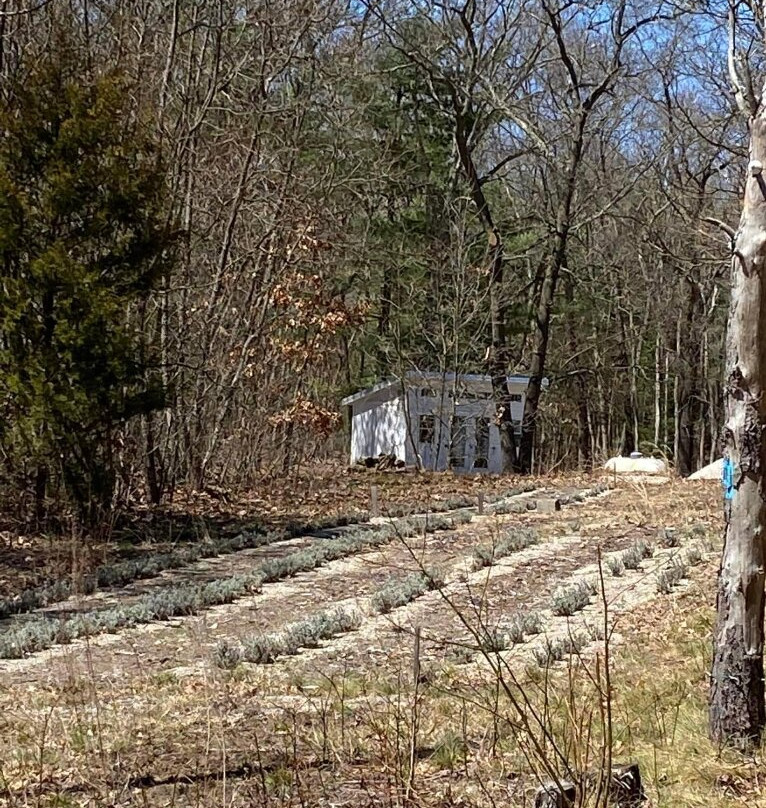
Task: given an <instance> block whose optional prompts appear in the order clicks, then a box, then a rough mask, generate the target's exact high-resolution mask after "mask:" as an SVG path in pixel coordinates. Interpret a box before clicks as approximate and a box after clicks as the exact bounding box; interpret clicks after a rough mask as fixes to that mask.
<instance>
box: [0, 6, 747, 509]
mask: <svg viewBox="0 0 766 808" xmlns="http://www.w3.org/2000/svg"><path fill="white" fill-rule="evenodd" d="M758 6H759V4H753V5H752V6H751V5H750V4H748V3H746V2H739V1H738V0H730V2H728V3H724V2H707V3H704V2H694V3H679V2H665V0H654V2H651V0H610V1H608V2H601V1H599V0H587V2H578V3H572V2H566V1H565V2H557V0H505V2H498V1H497V0H468V2H463V3H458V4H456V5H455V4H449V3H442V2H437V1H436V0H408V2H397V0H381V1H380V2H372V0H371V2H342V1H341V0H328V1H327V2H311V0H282V1H281V2H279V3H268V4H267V3H263V2H251V1H250V0H216V2H203V0H140V1H139V2H134V1H131V2H128V1H127V0H48V2H40V3H35V4H31V5H30V4H27V3H25V2H20V1H19V2H17V0H0V83H1V84H0V94H1V98H0V103H1V105H2V107H1V109H0V116H1V121H2V125H1V126H0V131H2V140H0V185H2V192H3V193H2V201H0V278H1V279H2V280H1V282H2V284H3V295H2V300H0V407H2V427H0V457H1V458H2V465H1V467H0V486H2V490H3V492H4V500H5V502H6V504H7V509H8V511H9V512H12V513H13V514H14V515H15V516H16V517H18V518H19V519H21V520H22V521H27V522H28V521H29V520H36V521H38V522H40V521H45V520H46V519H50V518H52V516H55V515H57V514H61V513H63V512H64V511H66V510H67V509H70V508H74V509H76V510H77V511H78V512H79V515H80V517H82V519H83V520H84V521H86V522H87V521H90V522H91V523H93V522H96V521H98V520H99V519H100V518H102V516H103V514H104V512H105V511H106V510H111V509H113V508H114V506H116V505H124V504H129V503H133V502H152V503H160V502H167V501H169V500H170V499H172V497H173V495H174V492H176V491H177V490H178V489H179V488H182V487H191V488H195V489H203V488H205V487H211V486H214V487H221V488H224V489H227V490H244V489H246V488H248V487H249V486H252V485H254V484H256V483H257V482H258V481H259V480H261V479H263V478H264V477H267V476H269V475H275V474H283V473H290V472H291V471H294V470H295V469H298V468H300V467H301V466H304V465H305V464H306V463H309V462H312V461H316V460H323V459H327V458H334V459H338V458H340V457H342V452H343V449H344V445H345V432H344V427H343V421H342V415H341V413H340V410H339V401H340V399H341V398H342V397H343V396H344V395H345V394H348V393H349V392H352V391H355V390H357V389H359V388H361V387H364V386H366V385H368V384H371V383H374V382H375V381H378V380H379V379H381V378H383V377H390V376H399V375H401V374H402V373H404V372H406V371H407V370H411V369H414V368H418V369H421V370H432V371H445V372H446V371H453V370H455V371H458V372H481V373H486V372H489V373H491V374H492V376H493V378H494V380H495V381H494V385H493V389H494V392H495V399H496V403H497V405H498V411H499V412H500V413H501V414H500V415H499V419H498V420H499V422H500V424H501V427H502V406H503V396H504V392H503V389H502V387H503V385H502V384H499V383H498V380H499V379H502V378H504V374H505V373H522V374H528V375H529V376H530V377H531V384H530V395H529V401H528V412H527V413H526V414H525V424H524V430H523V434H522V438H521V444H520V446H514V447H512V449H513V452H514V456H513V466H514V467H515V469H516V470H521V471H535V472H546V471H551V470H556V469H558V470H565V469H568V468H574V467H581V468H588V467H589V466H591V465H593V464H596V463H599V462H601V461H602V460H603V459H604V458H606V457H608V456H611V455H612V454H615V453H618V452H621V453H628V452H630V451H632V450H634V449H641V450H643V451H645V452H659V453H662V454H663V455H666V456H667V457H668V458H670V459H671V460H672V461H673V462H674V463H675V465H676V468H677V469H678V470H679V472H680V473H681V474H688V473H690V472H691V471H693V470H694V469H695V468H697V467H698V466H701V465H704V464H706V463H707V462H709V461H710V460H712V459H714V458H715V457H717V456H719V452H720V430H721V422H722V398H723V389H722V384H723V345H724V338H725V333H724V332H725V322H726V310H727V304H728V294H727V286H728V281H729V259H730V257H731V251H732V243H733V238H734V229H733V227H732V226H731V225H733V224H734V223H735V222H736V221H737V219H738V216H739V208H740V198H741V192H742V188H743V184H744V180H745V170H746V166H747V130H746V122H745V121H744V120H743V118H742V116H741V115H740V114H739V113H738V110H737V103H736V99H735V97H734V94H733V92H732V89H731V86H730V81H729V73H730V71H729V69H728V67H730V65H729V66H728V67H727V60H728V56H727V52H729V53H731V54H732V59H733V60H734V62H735V67H736V68H737V69H738V70H739V71H740V73H741V74H742V76H743V77H744V80H743V83H742V87H745V88H747V91H748V92H753V93H754V92H755V91H754V90H753V88H754V87H757V86H759V84H758V75H757V74H758V73H759V70H760V67H761V66H760V64H759V61H758V58H759V57H758V55H757V53H755V52H754V50H753V45H754V43H756V42H758V41H760V40H761V39H762V33H763V19H762V17H761V16H759V15H760V11H759V8H758ZM740 56H741V57H742V58H741V59H740V58H739V57H740ZM751 71H752V72H751ZM544 376H545V377H547V378H548V379H549V380H550V386H549V388H548V389H547V390H546V391H545V393H544V394H543V395H540V388H541V381H542V379H543V377H544ZM506 448H507V447H506Z"/></svg>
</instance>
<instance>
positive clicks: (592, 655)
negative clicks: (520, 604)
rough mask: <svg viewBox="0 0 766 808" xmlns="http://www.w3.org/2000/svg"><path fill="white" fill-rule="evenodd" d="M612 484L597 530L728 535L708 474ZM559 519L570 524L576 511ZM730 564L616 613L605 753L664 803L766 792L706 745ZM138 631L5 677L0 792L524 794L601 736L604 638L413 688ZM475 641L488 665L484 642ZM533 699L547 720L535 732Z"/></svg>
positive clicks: (150, 801)
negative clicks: (174, 645) (164, 653)
mask: <svg viewBox="0 0 766 808" xmlns="http://www.w3.org/2000/svg"><path fill="white" fill-rule="evenodd" d="M614 496H616V497H617V498H616V499H615V500H614V502H613V503H612V506H610V507H609V508H601V509H600V510H598V509H596V508H595V507H594V508H593V509H592V511H589V513H592V514H593V515H592V517H589V518H588V519H585V518H583V519H581V520H580V522H579V525H577V527H578V529H579V535H580V536H582V537H584V540H586V541H587V540H589V537H593V538H594V539H595V538H597V537H599V536H602V535H604V532H605V531H607V530H619V529H620V526H625V527H628V526H631V525H644V526H650V527H652V528H654V527H656V528H658V529H659V528H661V527H668V526H675V527H677V528H678V529H679V530H684V529H687V528H690V527H691V526H692V525H694V524H697V523H699V522H705V523H707V524H708V525H709V526H710V528H711V530H712V535H713V536H714V535H715V531H716V530H717V528H718V516H717V490H716V489H715V487H714V486H710V485H707V486H704V485H699V486H692V485H689V484H682V483H675V482H671V483H670V484H668V485H667V486H663V487H661V488H660V487H658V488H649V486H640V485H638V486H631V487H630V489H629V490H628V491H627V492H626V493H625V494H624V495H614ZM561 519H564V520H567V528H566V529H567V530H571V529H572V524H573V519H574V514H573V512H569V513H567V512H566V511H564V512H562V516H561ZM550 524H551V525H554V524H555V523H554V522H551V523H550ZM551 529H554V528H553V527H552V528H551ZM716 563H717V558H716V553H715V551H712V552H710V553H708V554H707V555H706V556H705V558H704V562H703V563H702V564H700V565H698V566H695V567H694V568H693V569H692V570H691V571H690V575H691V581H690V582H689V583H687V584H682V585H681V586H680V587H679V588H677V589H676V590H674V592H673V594H671V595H670V596H662V595H659V594H658V595H657V596H656V598H655V599H654V600H652V601H651V602H649V603H645V604H643V605H641V606H639V607H637V608H636V609H635V610H634V611H632V612H630V613H626V614H621V615H619V616H616V618H617V624H616V632H617V633H616V635H615V638H614V642H613V645H612V646H611V650H612V653H613V655H614V661H613V665H612V668H611V674H612V688H613V690H612V693H613V697H612V701H611V707H612V712H613V721H612V736H613V741H612V744H611V754H612V756H613V759H614V760H615V761H628V760H637V761H639V763H640V764H641V771H642V774H643V776H644V779H645V783H646V787H647V791H648V793H649V796H650V800H651V805H652V806H657V807H658V808H659V807H660V806H667V808H670V806H673V808H698V807H699V806H712V805H715V806H724V808H726V807H728V806H735V805H758V804H765V803H766V787H763V788H762V786H761V780H762V779H763V776H764V774H763V770H762V767H761V766H760V764H759V763H758V762H757V761H751V760H747V759H744V758H741V757H740V756H737V755H734V754H731V753H724V754H719V750H717V749H715V748H713V747H712V746H711V744H710V743H709V742H708V740H707V735H706V686H707V674H708V670H709V664H710V647H709V646H710V634H711V621H712V599H713V592H714V575H715V567H716ZM205 628H206V630H207V631H210V632H213V633H214V631H215V625H214V624H213V625H206V626H205ZM148 630H150V629H145V631H148ZM131 636H132V635H131V633H130V632H128V633H127V634H126V635H125V636H124V637H121V638H119V642H115V645H114V652H113V653H114V654H115V657H114V659H115V660H116V662H115V665H114V666H113V667H110V668H108V669H107V668H103V669H99V668H97V667H96V666H94V665H93V664H89V662H90V659H91V654H90V653H89V652H88V650H87V649H86V650H85V652H83V651H81V650H80V651H76V650H72V651H70V652H69V653H70V654H71V657H70V659H71V663H70V664H69V665H67V666H66V667H65V670H66V671H67V673H66V674H65V675H63V676H62V675H61V674H60V673H57V674H56V675H55V676H54V675H52V674H51V672H52V671H53V670H54V668H53V667H50V668H46V666H45V665H44V664H38V665H36V666H34V667H31V668H24V669H21V668H20V669H19V671H20V673H19V675H14V676H7V677H5V678H4V679H2V680H0V737H2V738H3V752H2V755H0V804H7V805H9V806H17V805H18V806H22V805H23V806H27V805H41V806H54V805H55V806H66V805H107V804H115V805H126V806H127V805H136V806H138V805H152V806H155V805H156V806H160V805H179V806H196V805H199V806H214V805H215V806H246V805H248V806H249V805H256V806H260V805H263V806H275V805H279V806H320V805H323V806H324V805H331V804H332V805H337V806H346V805H347V806H362V805H382V806H404V805H409V806H411V808H420V807H421V806H422V808H430V806H434V808H435V806H447V805H461V806H464V808H468V806H477V807H478V806H482V807H483V806H487V808H489V806H495V805H523V804H525V802H524V800H528V799H529V795H530V794H531V792H532V791H533V790H534V788H535V786H536V783H537V777H538V776H540V775H543V774H544V772H545V769H546V766H548V765H550V764H551V762H552V764H553V766H554V767H555V768H557V769H559V770H561V768H562V766H561V765H560V761H559V762H557V761H556V754H555V752H554V745H555V747H556V748H559V749H560V750H563V753H564V757H565V758H566V759H567V760H568V761H569V763H570V765H571V766H573V767H574V768H575V769H580V768H589V767H593V766H594V765H596V764H597V762H598V761H599V760H600V755H601V754H602V752H603V749H604V737H605V726H604V718H603V713H602V712H601V711H600V709H599V705H600V704H601V703H602V702H601V700H600V699H599V698H598V697H597V696H598V693H599V688H601V689H603V673H604V672H603V654H601V656H599V658H598V663H597V662H596V658H597V657H596V654H597V652H598V648H599V642H598V641H596V642H595V644H593V643H592V644H591V645H590V646H589V647H588V648H587V649H586V650H585V651H583V657H582V660H579V659H578V658H577V657H574V658H573V660H571V661H570V663H564V662H560V663H557V664H555V665H554V666H553V667H552V668H550V669H548V670H545V671H543V670H540V669H537V670H529V669H528V668H527V665H526V663H523V664H522V663H521V662H519V663H518V664H517V663H516V662H515V660H517V659H519V660H520V659H522V656H518V657H517V656H516V655H517V653H520V652H519V650H518V649H521V648H522V647H523V644H522V645H520V646H518V647H516V646H514V648H513V649H512V650H510V651H508V652H507V653H503V655H502V656H500V657H499V656H497V655H496V654H493V653H492V652H491V650H490V651H489V652H488V654H487V658H486V659H485V660H484V662H483V663H482V662H481V661H480V662H479V663H478V664H477V663H472V664H453V663H450V662H448V661H444V660H443V661H441V662H440V663H439V664H436V663H429V664H428V665H427V666H426V667H425V668H423V669H421V670H420V672H419V673H420V676H419V677H418V679H417V681H415V679H414V678H413V670H412V667H411V663H410V662H409V661H408V662H406V663H398V664H390V665H386V664H371V665H368V666H367V667H366V668H364V669H360V668H353V669H347V670H346V671H345V672H344V673H340V674H336V675H333V676H332V677H326V676H324V675H323V667H322V665H321V660H322V657H321V656H318V657H317V661H318V664H317V665H316V667H315V668H314V671H313V673H307V669H306V667H305V666H304V667H303V668H293V667H291V665H292V661H291V660H286V661H285V662H279V663H277V664H276V665H274V666H267V667H264V666H254V665H247V664H240V665H237V666H236V667H234V669H233V670H230V671H224V670H220V669H218V668H216V667H215V664H214V660H213V658H212V656H211V654H210V652H209V649H208V647H207V646H206V645H204V644H203V643H202V642H200V644H199V647H198V648H197V653H198V657H199V659H201V660H205V662H204V664H200V665H197V666H195V667H192V668H189V669H188V670H184V669H179V668H174V669H173V668H170V669H169V668H168V661H163V659H162V657H161V656H158V657H157V658H156V659H151V658H148V657H147V656H146V654H145V653H144V652H142V653H140V654H139V653H134V652H133V651H132V647H133V645H132V640H131ZM190 636H193V635H190ZM405 636H406V635H405ZM477 637H480V632H479V631H478V627H477ZM406 641H407V642H409V643H410V644H411V643H412V642H413V640H412V638H410V639H408V640H406ZM474 651H475V652H478V653H479V657H480V658H481V645H480V643H479V642H477V646H476V648H475V649H474ZM527 656H528V654H527ZM500 660H504V661H500ZM506 663H507V665H506ZM170 664H172V661H170ZM493 665H495V666H497V665H499V666H500V667H499V670H500V672H501V673H502V677H503V682H505V683H506V684H508V689H507V691H505V692H504V690H503V687H502V686H498V677H497V676H496V675H494V674H493V670H492V666H493ZM336 669H337V660H336ZM56 670H58V671H60V670H61V667H60V666H59V667H58V668H57V669H56ZM21 671H27V673H25V674H24V675H22V673H21ZM587 672H590V675H591V677H590V678H589V676H588V675H587ZM594 680H595V681H597V682H599V683H600V684H599V686H598V687H597V686H596V685H595V684H594ZM522 695H523V697H524V698H526V699H527V700H528V703H526V704H525V705H524V704H522V712H520V711H519V707H518V705H519V699H520V698H521V697H522ZM522 702H523V699H522ZM523 710H526V711H527V717H528V716H529V715H532V714H533V713H532V711H534V714H536V715H538V716H541V717H543V719H544V724H545V727H546V732H542V733H541V732H539V730H535V729H534V727H532V728H531V729H530V725H529V724H525V720H526V719H525V718H524V715H523ZM535 732H537V734H538V739H539V740H540V742H541V748H540V749H535V748H534V745H533V744H532V743H531V739H532V735H533V734H534V733H535ZM541 753H542V757H541ZM546 754H547V755H548V756H549V757H548V761H547V763H546V762H545V761H544V760H543V759H542V758H543V757H545V755H546ZM526 804H529V803H528V802H527V803H526Z"/></svg>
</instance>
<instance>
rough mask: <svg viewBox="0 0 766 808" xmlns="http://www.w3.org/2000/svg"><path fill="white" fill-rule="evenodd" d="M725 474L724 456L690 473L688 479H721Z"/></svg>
mask: <svg viewBox="0 0 766 808" xmlns="http://www.w3.org/2000/svg"><path fill="white" fill-rule="evenodd" d="M722 474H723V458H721V459H720V460H714V461H713V462H712V463H709V464H708V465H707V466H704V467H703V468H701V469H698V470H697V471H695V472H694V474H690V475H689V477H688V478H687V479H689V480H719V481H720V479H721V476H722Z"/></svg>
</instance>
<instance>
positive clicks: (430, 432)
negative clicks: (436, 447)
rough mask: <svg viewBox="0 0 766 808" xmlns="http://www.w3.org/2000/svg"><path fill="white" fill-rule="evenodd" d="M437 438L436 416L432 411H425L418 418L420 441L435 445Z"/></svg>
mask: <svg viewBox="0 0 766 808" xmlns="http://www.w3.org/2000/svg"><path fill="white" fill-rule="evenodd" d="M435 439H436V417H435V416H434V415H433V414H432V413H423V414H421V415H420V417H419V418H418V442H419V443H425V444H429V445H430V446H433V444H434V441H435Z"/></svg>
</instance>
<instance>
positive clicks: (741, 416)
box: [710, 102, 766, 748]
mask: <svg viewBox="0 0 766 808" xmlns="http://www.w3.org/2000/svg"><path fill="white" fill-rule="evenodd" d="M750 159H751V164H750V165H751V172H750V176H748V178H747V184H746V186H745V200H744V206H743V210H742V217H741V219H740V225H739V230H738V231H737V234H736V241H735V244H734V256H733V258H732V289H731V308H730V311H729V325H728V335H727V349H726V353H727V357H726V362H727V375H726V384H725V390H724V395H725V410H726V424H725V427H724V438H725V441H726V449H725V452H724V456H725V457H727V458H728V459H729V460H730V461H731V462H732V463H733V470H734V491H733V498H732V499H731V500H730V510H729V513H728V514H727V520H726V534H725V543H724V549H723V557H722V559H721V568H720V571H719V577H718V601H717V609H718V617H717V623H716V629H715V635H714V649H713V650H714V654H713V669H712V675H711V691H710V733H711V736H712V738H713V739H714V740H716V741H718V742H720V743H725V744H728V745H732V746H736V747H739V748H749V747H753V746H755V745H757V744H758V743H759V741H760V737H761V732H762V730H763V727H764V724H765V723H766V709H765V708H764V682H763V619H764V535H763V528H764V525H765V524H766V499H764V496H765V495H766V491H764V476H763V475H764V462H765V461H766V442H765V441H764V439H763V429H764V426H765V425H766V400H765V399H764V397H763V393H764V383H765V382H766V379H765V378H764V377H765V376H766V291H765V290H764V288H763V283H762V274H761V273H762V271H763V270H764V267H766V181H765V180H764V176H763V174H762V173H761V172H760V170H759V169H758V163H759V162H760V163H761V164H763V163H764V162H766V106H764V104H763V102H762V103H761V105H760V106H759V108H758V110H757V112H756V114H755V115H754V116H753V118H752V119H751V140H750Z"/></svg>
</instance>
